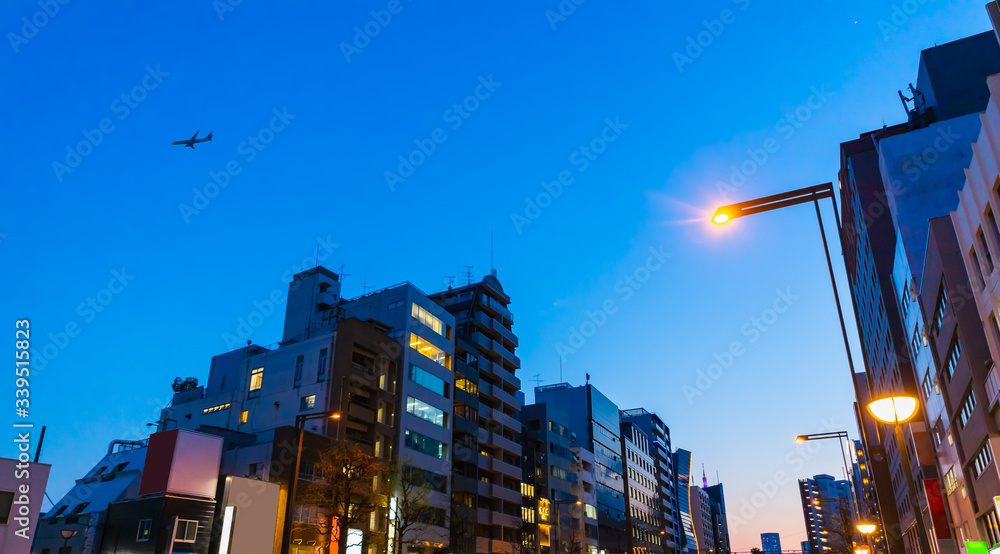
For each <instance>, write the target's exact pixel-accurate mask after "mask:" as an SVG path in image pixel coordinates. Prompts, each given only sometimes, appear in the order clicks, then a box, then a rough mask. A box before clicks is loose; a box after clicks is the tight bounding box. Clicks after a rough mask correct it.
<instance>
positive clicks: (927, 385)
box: [924, 369, 934, 400]
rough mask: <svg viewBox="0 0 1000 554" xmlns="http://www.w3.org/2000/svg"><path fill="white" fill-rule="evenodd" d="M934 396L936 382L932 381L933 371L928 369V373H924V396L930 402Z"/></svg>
mask: <svg viewBox="0 0 1000 554" xmlns="http://www.w3.org/2000/svg"><path fill="white" fill-rule="evenodd" d="M933 394H934V382H933V380H932V379H931V370H930V369H928V370H927V372H926V373H924V395H925V396H926V398H927V399H928V400H930V398H931V396H932V395H933Z"/></svg>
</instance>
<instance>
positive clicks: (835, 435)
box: [795, 431, 862, 519]
mask: <svg viewBox="0 0 1000 554" xmlns="http://www.w3.org/2000/svg"><path fill="white" fill-rule="evenodd" d="M823 439H838V440H837V442H839V443H840V455H841V456H843V458H844V472H845V473H846V474H847V483H848V484H849V485H851V494H852V495H853V496H854V499H853V500H854V501H853V502H852V504H853V506H854V517H856V518H859V519H860V518H861V515H862V514H861V506H860V504H859V503H858V498H859V497H860V494H861V491H859V490H857V486H856V483H855V482H854V470H853V467H854V466H853V465H852V464H850V463H849V462H848V461H847V451H846V450H844V441H845V440H848V441H849V440H850V437H849V436H848V434H847V431H831V432H829V433H813V434H811V435H799V436H797V437H795V442H806V441H816V440H823Z"/></svg>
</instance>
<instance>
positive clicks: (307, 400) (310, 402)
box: [299, 394, 316, 411]
mask: <svg viewBox="0 0 1000 554" xmlns="http://www.w3.org/2000/svg"><path fill="white" fill-rule="evenodd" d="M315 407H316V395H315V394H310V395H309V396H303V397H302V400H301V402H300V404H299V410H300V411H302V410H311V409H313V408H315Z"/></svg>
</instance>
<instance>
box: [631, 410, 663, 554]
mask: <svg viewBox="0 0 1000 554" xmlns="http://www.w3.org/2000/svg"><path fill="white" fill-rule="evenodd" d="M622 414H623V415H624V414H625V412H622ZM621 437H622V441H621V445H622V450H621V455H622V460H624V469H623V471H622V475H623V477H624V480H625V525H626V526H627V527H628V528H629V529H630V531H631V532H630V534H629V539H628V550H629V552H651V553H653V554H662V553H663V552H664V550H663V535H662V534H661V531H663V522H662V521H661V520H660V507H661V505H660V497H659V495H658V494H657V493H658V489H659V482H658V479H657V475H656V471H657V465H656V459H655V457H654V456H655V454H654V447H653V438H652V437H651V436H650V435H649V434H647V433H646V431H645V430H644V429H643V428H642V427H640V426H639V425H638V424H637V423H636V422H634V421H631V420H624V419H623V421H622V423H621Z"/></svg>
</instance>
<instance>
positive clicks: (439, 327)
mask: <svg viewBox="0 0 1000 554" xmlns="http://www.w3.org/2000/svg"><path fill="white" fill-rule="evenodd" d="M410 314H411V315H412V316H413V319H416V320H417V321H419V322H420V323H423V324H424V325H426V326H428V327H430V328H431V330H432V331H434V332H435V333H437V334H439V335H441V336H444V322H443V321H441V320H440V319H438V318H437V317H434V315H433V314H431V313H430V312H428V311H427V310H425V309H424V308H423V307H421V306H418V305H416V304H413V309H412V310H410Z"/></svg>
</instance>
